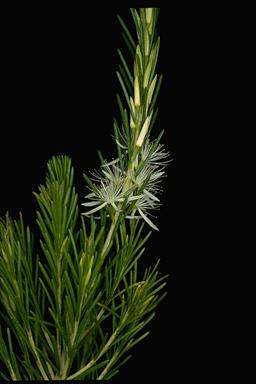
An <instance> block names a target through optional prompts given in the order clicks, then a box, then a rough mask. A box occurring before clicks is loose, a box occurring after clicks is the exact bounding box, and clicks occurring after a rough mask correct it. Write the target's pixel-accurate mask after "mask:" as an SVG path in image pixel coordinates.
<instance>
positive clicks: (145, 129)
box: [136, 111, 153, 147]
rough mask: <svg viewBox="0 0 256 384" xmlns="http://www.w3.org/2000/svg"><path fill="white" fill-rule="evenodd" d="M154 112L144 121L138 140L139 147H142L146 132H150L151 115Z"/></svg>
mask: <svg viewBox="0 0 256 384" xmlns="http://www.w3.org/2000/svg"><path fill="white" fill-rule="evenodd" d="M152 112H153V111H152ZM152 112H151V114H150V116H147V118H146V120H145V121H144V124H143V127H142V128H141V131H140V134H139V137H138V139H137V141H136V146H137V147H141V146H142V144H143V142H144V139H145V136H146V134H147V132H148V128H149V124H150V120H151V117H152Z"/></svg>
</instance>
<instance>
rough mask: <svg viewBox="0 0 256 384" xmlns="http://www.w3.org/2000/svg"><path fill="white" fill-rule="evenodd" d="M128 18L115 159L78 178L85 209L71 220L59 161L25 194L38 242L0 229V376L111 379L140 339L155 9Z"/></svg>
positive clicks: (24, 230) (69, 184) (147, 300)
mask: <svg viewBox="0 0 256 384" xmlns="http://www.w3.org/2000/svg"><path fill="white" fill-rule="evenodd" d="M131 13H132V17H133V20H134V23H135V26H136V38H137V44H136V43H135V40H134V37H132V35H131V34H130V32H129V30H128V28H127V26H126V25H125V23H124V21H123V20H122V19H121V18H120V17H119V21H120V24H121V26H122V30H123V36H124V39H125V41H126V43H127V46H128V50H129V51H130V53H131V55H132V57H133V59H134V68H133V74H132V73H131V70H130V69H129V66H128V64H127V62H126V60H125V57H124V55H123V53H122V52H121V51H120V50H119V51H118V53H119V56H120V67H119V71H118V72H117V76H118V79H119V81H120V85H121V88H122V91H123V96H122V97H121V96H120V95H117V102H118V106H119V110H120V117H121V123H118V119H114V137H115V140H116V144H117V154H118V157H117V159H115V160H114V161H112V162H110V163H108V162H107V161H106V160H105V159H104V158H103V156H102V155H101V154H100V158H101V162H102V166H101V170H100V171H99V172H97V173H94V174H92V176H91V177H89V176H86V175H85V180H86V183H87V187H88V188H89V190H90V193H89V194H88V195H87V197H86V201H85V203H84V206H85V207H86V209H87V210H86V211H85V212H82V215H81V214H80V213H79V207H78V196H77V193H76V190H75V187H74V183H73V179H74V169H73V167H72V164H71V160H70V159H69V158H68V157H67V156H58V157H53V158H52V159H50V160H49V162H48V164H47V174H46V180H45V183H44V185H41V186H40V187H39V190H38V192H36V193H34V195H35V198H36V200H37V203H38V211H37V213H36V215H37V225H38V228H39V231H40V238H39V239H35V241H34V237H33V234H32V233H31V231H30V229H29V228H28V227H26V226H25V225H24V222H23V218H22V215H21V214H20V217H19V219H16V220H13V219H12V218H11V217H9V215H8V214H7V215H6V217H5V218H4V219H2V220H1V222H0V304H1V307H0V314H1V318H2V319H1V325H0V361H1V364H2V366H1V369H0V376H1V378H2V379H7V380H10V379H11V380H42V379H43V380H48V379H52V380H57V379H64V380H71V379H110V378H111V377H113V376H114V375H115V374H116V373H117V372H118V370H119V367H120V366H121V365H122V364H123V363H125V362H126V361H127V360H128V359H129V358H130V356H131V355H130V350H131V349H132V348H133V347H134V346H135V345H136V344H137V343H138V342H139V341H141V340H142V339H144V338H145V337H146V336H147V335H148V333H149V331H147V330H146V329H145V326H146V325H147V324H148V323H149V322H150V321H151V320H152V318H153V317H154V315H155V312H154V311H155V308H156V307H157V305H158V304H159V302H160V301H161V300H162V299H163V297H164V296H165V293H163V287H164V286H165V284H166V282H165V280H166V277H165V276H161V277H160V276H159V272H158V270H157V268H158V262H157V263H156V265H155V266H154V267H152V268H148V269H146V270H145V271H144V273H142V274H141V272H140V268H139V260H140V258H141V256H142V254H143V253H144V249H145V243H146V242H147V240H148V238H149V236H150V232H149V230H148V227H147V225H149V226H151V227H152V228H153V229H158V228H157V227H156V225H155V224H154V223H153V222H152V220H151V219H150V218H149V215H150V214H149V212H150V211H151V210H153V209H158V208H159V206H160V200H159V196H156V195H158V194H159V192H161V186H160V181H161V180H162V178H163V176H164V167H165V166H166V164H167V160H166V159H167V156H168V154H167V153H166V152H165V151H164V149H163V146H162V145H161V144H159V141H160V138H161V135H162V133H161V134H160V135H159V137H158V138H157V139H156V140H154V141H150V133H151V130H152V126H153V123H154V121H155V118H156V113H157V111H154V106H155V101H156V97H157V93H158V90H159V87H160V84H161V77H160V78H159V79H158V76H157V75H156V74H155V68H156V62H157V57H158V51H159V37H157V36H156V23H157V17H158V9H155V8H142V9H140V10H139V12H138V11H137V10H135V9H132V10H131ZM125 104H126V108H125V106H124V105H125ZM34 243H35V244H34ZM140 275H141V276H140ZM2 367H3V368H2Z"/></svg>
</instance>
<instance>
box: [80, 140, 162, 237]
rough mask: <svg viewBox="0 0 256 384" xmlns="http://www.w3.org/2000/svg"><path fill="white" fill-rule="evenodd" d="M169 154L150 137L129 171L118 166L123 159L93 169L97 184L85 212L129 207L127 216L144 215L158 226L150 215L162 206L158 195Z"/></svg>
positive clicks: (92, 186)
mask: <svg viewBox="0 0 256 384" xmlns="http://www.w3.org/2000/svg"><path fill="white" fill-rule="evenodd" d="M168 156H169V154H168V153H167V152H166V151H165V150H164V149H163V145H160V144H159V145H156V143H150V142H149V140H148V139H147V140H145V142H144V143H143V145H142V147H141V151H140V154H139V156H138V158H137V161H136V165H135V167H134V168H132V170H131V169H130V170H129V172H127V173H126V172H125V171H123V172H122V170H121V169H120V168H119V167H118V162H119V159H115V160H112V161H111V162H109V163H106V164H104V165H103V166H102V167H101V171H100V172H94V173H92V176H93V177H92V180H93V181H94V184H92V185H91V188H90V190H91V192H90V193H89V194H88V195H87V196H86V198H87V201H86V202H85V203H83V204H82V205H84V206H85V207H89V208H90V210H89V211H87V212H85V213H84V215H86V216H89V215H91V214H93V213H95V212H97V211H99V210H101V209H103V208H104V207H106V206H111V207H112V208H113V209H114V211H116V212H121V210H123V212H125V211H126V216H125V217H126V218H127V219H138V218H142V219H143V220H145V221H146V222H147V224H148V225H150V227H151V228H153V229H155V230H158V228H157V227H156V225H155V224H154V223H153V222H152V221H151V220H150V218H149V216H153V215H152V214H151V213H149V212H151V211H153V210H156V209H159V207H160V205H161V204H160V199H159V197H158V195H159V194H160V193H161V192H162V188H161V185H160V182H161V181H162V178H163V177H164V176H165V171H164V167H165V166H166V165H167V164H168V162H169V160H167V157H168ZM124 202H125V206H124V204H122V203H124Z"/></svg>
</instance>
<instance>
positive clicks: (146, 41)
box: [144, 29, 149, 56]
mask: <svg viewBox="0 0 256 384" xmlns="http://www.w3.org/2000/svg"><path fill="white" fill-rule="evenodd" d="M144 46H145V55H146V56H148V54H149V37H148V31H147V30H146V29H145V30H144Z"/></svg>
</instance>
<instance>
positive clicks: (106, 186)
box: [82, 162, 124, 216]
mask: <svg viewBox="0 0 256 384" xmlns="http://www.w3.org/2000/svg"><path fill="white" fill-rule="evenodd" d="M109 164H111V163H109ZM109 164H105V165H103V166H102V169H101V172H102V173H97V172H94V173H93V174H92V175H93V180H94V181H96V182H98V184H97V185H96V184H95V185H94V188H93V189H92V188H91V191H92V192H91V193H89V194H88V195H86V196H85V197H86V198H87V199H89V201H87V202H85V203H83V204H82V205H84V206H85V207H93V206H95V208H93V209H91V210H89V211H87V212H85V213H84V215H86V216H89V215H91V214H92V213H94V212H96V211H98V210H100V209H102V208H104V207H105V206H106V205H111V206H112V207H113V208H114V209H115V210H116V211H118V210H119V208H118V206H117V204H118V203H120V202H123V201H124V197H123V183H124V177H123V175H122V172H121V170H120V168H118V167H117V166H116V165H115V164H113V162H112V164H111V166H110V165H109Z"/></svg>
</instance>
